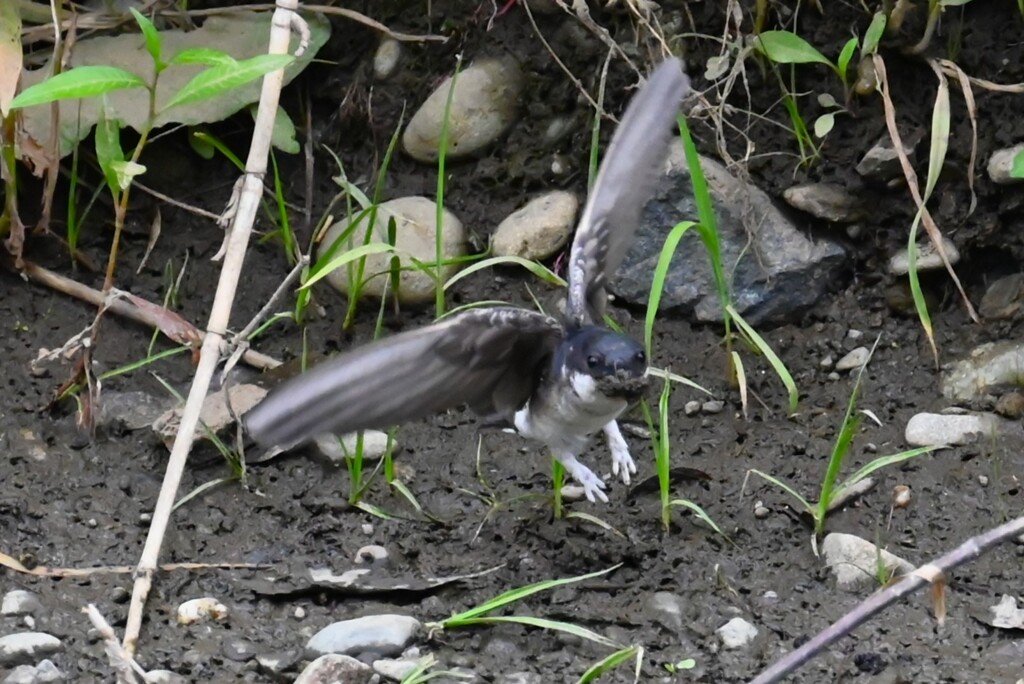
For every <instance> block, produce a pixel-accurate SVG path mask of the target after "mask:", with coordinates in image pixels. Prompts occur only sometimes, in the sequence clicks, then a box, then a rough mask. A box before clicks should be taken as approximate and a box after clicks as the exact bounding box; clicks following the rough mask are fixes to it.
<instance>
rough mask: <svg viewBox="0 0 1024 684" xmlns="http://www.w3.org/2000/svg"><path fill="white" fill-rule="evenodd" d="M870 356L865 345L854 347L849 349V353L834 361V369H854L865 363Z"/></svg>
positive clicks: (869, 351)
mask: <svg viewBox="0 0 1024 684" xmlns="http://www.w3.org/2000/svg"><path fill="white" fill-rule="evenodd" d="M870 357H871V350H870V349H868V348H867V347H857V348H856V349H851V350H850V353H848V354H847V355H846V356H844V357H843V358H841V359H839V360H838V361H836V370H838V371H848V370H856V369H858V368H860V367H861V366H863V365H864V364H865V363H867V362H868V359H869V358H870Z"/></svg>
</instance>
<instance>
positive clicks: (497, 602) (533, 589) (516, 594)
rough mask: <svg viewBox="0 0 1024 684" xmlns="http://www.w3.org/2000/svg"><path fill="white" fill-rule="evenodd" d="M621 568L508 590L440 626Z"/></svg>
mask: <svg viewBox="0 0 1024 684" xmlns="http://www.w3.org/2000/svg"><path fill="white" fill-rule="evenodd" d="M621 566H622V563H617V564H615V565H613V566H612V567H610V568H606V569H604V570H598V571H596V572H591V573H587V574H586V575H577V576H576V577H566V578H563V579H554V580H544V581H543V582H536V583H534V584H528V585H526V586H525V587H519V588H517V589H510V590H509V591H506V592H504V593H502V594H499V595H498V596H495V597H494V598H492V599H490V600H489V601H485V602H484V603H482V604H480V605H479V606H476V607H475V608H470V609H469V610H465V611H463V612H461V613H458V614H456V615H453V616H451V617H450V618H448V619H447V620H444V621H443V622H442V623H441V626H442V627H443V628H444V629H448V628H449V627H459V626H461V625H463V624H465V622H466V621H467V620H472V619H476V618H479V617H480V616H481V615H485V614H487V613H489V612H491V611H492V610H497V609H498V608H502V607H504V606H507V605H509V604H511V603H515V602H516V601H519V600H521V599H524V598H526V597H527V596H532V595H533V594H536V593H539V592H542V591H548V590H549V589H554V588H556V587H561V586H563V585H566V584H575V583H577V582H584V581H586V580H590V579H595V578H597V577H602V576H604V575H607V574H608V573H610V572H612V571H613V570H617V569H618V568H620V567H621Z"/></svg>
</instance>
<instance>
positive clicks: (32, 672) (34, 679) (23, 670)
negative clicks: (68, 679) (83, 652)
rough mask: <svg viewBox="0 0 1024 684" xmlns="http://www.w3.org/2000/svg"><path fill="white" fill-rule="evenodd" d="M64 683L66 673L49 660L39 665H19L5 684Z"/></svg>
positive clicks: (40, 662) (42, 661)
mask: <svg viewBox="0 0 1024 684" xmlns="http://www.w3.org/2000/svg"><path fill="white" fill-rule="evenodd" d="M62 681H64V673H63V672H61V671H60V669H58V668H57V666H56V665H54V664H53V663H52V662H51V661H49V660H41V661H39V663H38V664H37V665H19V666H18V667H16V668H14V669H13V670H11V673H10V674H9V675H7V677H5V678H4V681H3V684H47V683H48V682H62Z"/></svg>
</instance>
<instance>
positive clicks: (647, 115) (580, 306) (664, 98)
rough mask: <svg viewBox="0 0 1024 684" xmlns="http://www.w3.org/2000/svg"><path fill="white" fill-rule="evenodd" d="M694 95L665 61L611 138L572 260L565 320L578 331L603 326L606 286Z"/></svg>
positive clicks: (674, 64)
mask: <svg viewBox="0 0 1024 684" xmlns="http://www.w3.org/2000/svg"><path fill="white" fill-rule="evenodd" d="M689 89H690V80H689V79H688V78H687V77H686V74H684V73H683V70H682V63H681V62H680V61H679V60H678V59H675V58H670V59H667V60H665V61H664V62H662V63H661V64H660V65H659V66H658V68H657V69H655V70H654V73H652V74H651V76H650V78H648V79H647V82H646V83H645V84H644V85H643V87H641V88H640V91H639V92H638V93H637V94H636V96H634V97H633V100H632V101H631V102H630V103H629V106H628V107H627V108H626V113H625V114H624V115H623V116H622V121H621V122H620V123H619V127H618V129H617V130H616V131H615V135H613V136H612V142H611V145H610V146H609V147H608V153H607V154H606V155H605V158H604V161H603V162H602V164H601V168H600V169H599V170H598V172H597V180H596V181H595V183H594V186H593V187H592V188H591V190H590V196H589V198H588V199H587V206H586V208H584V210H583V217H582V218H581V219H580V224H579V227H578V228H577V229H576V239H575V240H574V241H573V244H572V253H571V255H570V257H569V293H568V300H567V302H566V314H567V316H568V318H569V321H570V322H571V323H573V324H574V325H577V326H579V325H585V324H591V323H600V321H601V317H602V316H603V315H604V310H605V304H606V298H607V295H606V292H605V285H606V283H607V280H608V278H609V277H610V276H611V274H612V273H613V272H614V271H615V269H616V268H618V265H619V263H621V261H622V257H623V256H625V253H626V250H627V248H628V246H629V240H630V238H631V237H632V235H633V232H634V231H635V230H636V224H637V221H638V220H639V218H640V209H641V208H642V207H643V204H644V202H645V201H646V199H647V198H648V196H649V195H650V193H651V189H652V185H653V182H654V179H655V177H656V176H657V173H658V172H659V170H660V169H661V165H662V164H663V163H664V162H665V158H666V156H667V155H668V144H669V138H670V137H671V136H672V132H673V129H674V127H673V126H672V123H673V122H674V121H675V120H676V115H677V114H678V112H679V103H680V102H681V101H682V99H683V97H684V96H685V95H686V93H687V92H688V91H689Z"/></svg>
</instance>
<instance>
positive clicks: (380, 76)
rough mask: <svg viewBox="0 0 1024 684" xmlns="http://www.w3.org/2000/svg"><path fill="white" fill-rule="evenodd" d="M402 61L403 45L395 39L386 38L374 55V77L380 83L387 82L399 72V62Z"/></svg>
mask: <svg viewBox="0 0 1024 684" xmlns="http://www.w3.org/2000/svg"><path fill="white" fill-rule="evenodd" d="M401 59H402V44H401V43H400V42H399V41H397V40H395V39H394V38H384V39H383V40H382V41H380V45H378V46H377V51H376V52H374V53H373V76H374V78H376V79H377V80H379V81H386V80H387V79H389V78H391V77H392V76H394V74H395V71H397V70H398V62H399V61H400V60H401Z"/></svg>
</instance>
